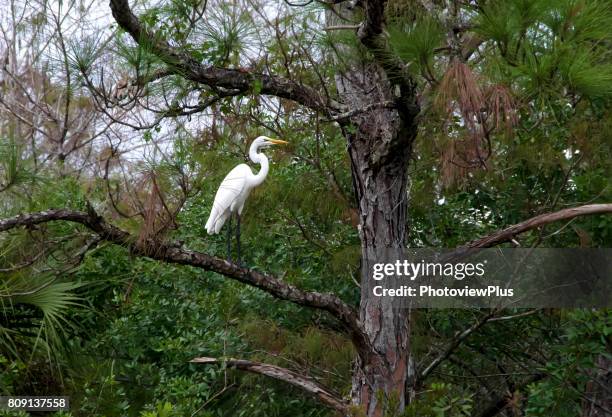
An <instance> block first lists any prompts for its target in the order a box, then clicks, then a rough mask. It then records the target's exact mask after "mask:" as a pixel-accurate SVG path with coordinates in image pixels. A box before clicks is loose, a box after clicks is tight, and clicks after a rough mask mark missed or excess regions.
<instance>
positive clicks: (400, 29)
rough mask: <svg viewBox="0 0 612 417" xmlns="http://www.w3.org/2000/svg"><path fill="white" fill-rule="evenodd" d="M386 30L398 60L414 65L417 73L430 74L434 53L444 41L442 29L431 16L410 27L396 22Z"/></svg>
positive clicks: (417, 21)
mask: <svg viewBox="0 0 612 417" xmlns="http://www.w3.org/2000/svg"><path fill="white" fill-rule="evenodd" d="M388 30H389V35H390V36H389V42H390V44H391V47H392V48H393V49H394V50H395V52H396V53H397V55H398V56H399V57H400V58H402V59H403V60H404V61H406V62H409V63H414V64H415V66H416V69H417V70H418V71H422V72H424V73H426V74H427V73H431V72H432V67H433V58H434V52H435V50H436V48H438V47H440V46H441V45H442V42H443V39H444V36H443V35H444V32H443V29H442V27H441V25H440V24H439V23H438V22H437V21H436V20H435V18H434V17H433V16H429V15H426V16H424V17H423V18H421V19H418V20H416V21H415V22H414V23H412V24H411V25H407V24H406V23H403V22H396V23H395V24H392V25H390V26H389V29H388Z"/></svg>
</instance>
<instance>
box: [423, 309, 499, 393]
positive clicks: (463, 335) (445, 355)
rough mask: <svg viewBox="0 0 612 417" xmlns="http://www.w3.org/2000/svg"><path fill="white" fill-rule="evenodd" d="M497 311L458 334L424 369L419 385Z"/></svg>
mask: <svg viewBox="0 0 612 417" xmlns="http://www.w3.org/2000/svg"><path fill="white" fill-rule="evenodd" d="M495 313H496V310H492V311H491V312H490V313H488V314H486V315H485V316H483V317H481V318H480V319H479V320H478V321H476V323H474V324H473V325H471V326H470V327H468V328H467V329H465V330H464V331H462V332H461V333H458V334H457V335H456V336H455V338H454V339H453V340H452V341H451V342H450V343H449V344H448V346H447V347H446V349H444V350H443V351H442V353H441V354H440V355H438V356H437V357H436V358H435V359H434V360H433V361H431V363H430V364H429V365H428V366H427V367H426V368H425V369H423V371H421V372H419V374H418V376H417V383H420V382H422V381H424V380H425V378H427V377H428V376H429V374H431V373H432V372H433V371H434V369H436V368H437V367H438V366H439V365H440V364H441V363H442V362H443V361H444V360H445V359H447V358H448V357H449V356H450V355H451V354H452V353H453V352H454V351H455V350H456V349H457V348H458V347H459V346H460V345H461V343H462V342H463V341H464V340H465V339H467V338H468V337H469V336H470V335H471V334H472V333H474V332H475V331H476V330H478V329H480V328H481V327H482V326H484V325H485V324H486V323H487V322H488V321H490V320H491V319H492V318H493V317H494V316H495Z"/></svg>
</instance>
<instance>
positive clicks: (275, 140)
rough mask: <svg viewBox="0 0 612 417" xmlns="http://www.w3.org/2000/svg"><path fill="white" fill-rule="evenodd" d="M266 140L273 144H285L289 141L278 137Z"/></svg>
mask: <svg viewBox="0 0 612 417" xmlns="http://www.w3.org/2000/svg"><path fill="white" fill-rule="evenodd" d="M268 142H270V143H272V144H274V145H286V144H288V143H289V142H286V141H284V140H280V139H268Z"/></svg>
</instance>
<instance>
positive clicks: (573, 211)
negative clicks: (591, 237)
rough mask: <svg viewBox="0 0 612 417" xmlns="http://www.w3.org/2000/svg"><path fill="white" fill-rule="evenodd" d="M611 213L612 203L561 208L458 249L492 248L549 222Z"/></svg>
mask: <svg viewBox="0 0 612 417" xmlns="http://www.w3.org/2000/svg"><path fill="white" fill-rule="evenodd" d="M610 213H612V204H588V205H585V206H578V207H572V208H568V209H564V210H559V211H556V212H553V213H545V214H540V215H539V216H536V217H532V218H531V219H529V220H525V221H524V222H521V223H518V224H515V225H514V226H510V227H507V228H505V229H503V230H500V231H498V232H495V233H493V234H491V235H489V236H485V237H483V238H480V239H477V240H474V241H472V242H469V243H467V244H465V245H463V246H461V247H459V248H458V249H459V251H461V250H468V249H473V248H490V247H492V246H496V245H499V244H500V243H504V242H510V241H512V239H513V238H514V237H515V236H516V235H519V234H521V233H525V232H527V231H529V230H532V229H535V228H538V227H540V226H543V225H545V224H548V223H552V222H557V221H560V220H569V219H573V218H574V217H578V216H586V215H593V214H610Z"/></svg>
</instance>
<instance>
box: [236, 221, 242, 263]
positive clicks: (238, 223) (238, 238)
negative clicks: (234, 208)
mask: <svg viewBox="0 0 612 417" xmlns="http://www.w3.org/2000/svg"><path fill="white" fill-rule="evenodd" d="M236 223H237V225H236V241H237V245H238V246H237V247H236V250H237V255H238V266H242V264H241V261H240V213H236Z"/></svg>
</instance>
